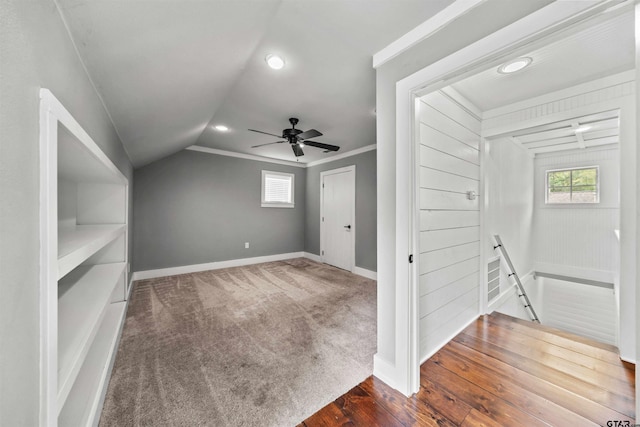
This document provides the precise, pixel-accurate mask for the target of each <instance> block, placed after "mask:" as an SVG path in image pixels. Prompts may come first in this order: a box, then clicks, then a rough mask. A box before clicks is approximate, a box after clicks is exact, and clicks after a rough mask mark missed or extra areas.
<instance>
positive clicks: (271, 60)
mask: <svg viewBox="0 0 640 427" xmlns="http://www.w3.org/2000/svg"><path fill="white" fill-rule="evenodd" d="M264 60H265V61H267V64H268V65H269V67H271V68H273V69H274V70H280V69H282V67H284V59H282V58H281V57H279V56H278V55H274V54H272V53H270V54H269V55H267V57H266V58H265V59H264Z"/></svg>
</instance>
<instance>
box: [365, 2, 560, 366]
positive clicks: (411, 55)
mask: <svg viewBox="0 0 640 427" xmlns="http://www.w3.org/2000/svg"><path fill="white" fill-rule="evenodd" d="M551 2H552V0H529V1H506V0H488V1H486V2H484V3H482V4H480V5H478V6H476V7H475V8H473V9H472V10H471V11H469V12H467V13H465V14H464V15H463V16H461V17H459V18H457V19H456V20H454V21H453V22H452V23H451V24H449V25H448V26H447V27H445V28H444V29H442V30H441V31H439V32H437V33H436V34H434V35H433V36H431V37H429V38H427V39H426V40H424V41H422V42H420V43H418V44H416V45H415V46H413V47H412V48H410V49H408V50H406V51H405V52H403V53H401V54H400V55H398V56H396V57H395V58H393V59H392V60H390V61H389V62H387V63H385V64H383V65H382V66H380V67H379V68H378V69H377V70H376V112H377V115H376V119H377V120H376V126H377V130H376V135H377V148H378V162H377V163H378V165H377V166H378V183H379V185H378V189H377V191H378V197H377V203H378V248H380V250H379V251H378V275H377V276H378V357H379V358H380V359H382V360H384V361H386V362H388V363H390V364H392V365H393V364H394V363H395V350H396V337H395V318H396V314H395V305H396V300H395V292H396V288H395V261H396V211H395V202H396V152H395V150H396V141H395V137H396V83H397V82H398V81H400V80H402V79H403V78H405V77H407V76H409V75H411V74H413V73H415V72H416V71H418V70H421V69H423V68H424V67H426V66H428V65H430V64H432V63H434V62H436V61H438V60H439V59H442V58H444V57H446V56H448V55H450V54H452V53H453V52H456V51H458V50H460V49H462V48H463V47H465V46H467V45H469V44H471V43H473V42H475V41H477V40H479V39H481V38H483V37H485V36H487V35H489V34H491V33H493V32H495V31H497V30H498V29H500V28H502V27H505V26H507V25H509V24H511V23H513V22H515V21H517V20H518V19H520V18H522V17H524V16H526V15H528V14H530V13H532V12H534V11H535V10H537V9H539V8H541V7H543V6H545V5H546V4H549V3H551Z"/></svg>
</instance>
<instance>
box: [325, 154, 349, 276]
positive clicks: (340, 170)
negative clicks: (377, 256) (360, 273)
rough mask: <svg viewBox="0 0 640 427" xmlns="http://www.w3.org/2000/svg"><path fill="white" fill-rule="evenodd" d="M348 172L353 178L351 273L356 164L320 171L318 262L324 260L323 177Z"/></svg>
mask: <svg viewBox="0 0 640 427" xmlns="http://www.w3.org/2000/svg"><path fill="white" fill-rule="evenodd" d="M345 172H347V173H350V177H351V179H352V180H353V192H352V197H351V260H350V265H351V269H350V270H349V271H351V272H352V273H353V272H354V271H355V269H356V165H350V166H345V167H342V168H338V169H330V170H326V171H323V172H320V262H322V263H325V260H324V252H323V250H324V249H323V248H324V232H325V230H324V221H323V218H324V177H325V176H328V175H336V174H339V173H345Z"/></svg>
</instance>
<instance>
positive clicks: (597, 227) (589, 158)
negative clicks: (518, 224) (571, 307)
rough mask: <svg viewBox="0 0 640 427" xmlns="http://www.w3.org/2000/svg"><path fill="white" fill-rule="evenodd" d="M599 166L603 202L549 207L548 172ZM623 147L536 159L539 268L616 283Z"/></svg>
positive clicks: (536, 222)
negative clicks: (616, 232)
mask: <svg viewBox="0 0 640 427" xmlns="http://www.w3.org/2000/svg"><path fill="white" fill-rule="evenodd" d="M594 165H597V166H599V168H600V169H599V173H600V203H598V204H594V205H580V206H571V205H546V204H545V201H544V199H545V197H544V196H545V194H544V193H545V172H546V171H547V170H549V169H562V168H574V167H581V166H594ZM619 165H620V159H619V150H618V148H611V149H601V150H594V151H587V150H581V151H574V152H569V153H567V154H556V155H553V156H552V155H545V156H538V157H536V159H535V214H534V233H533V235H534V236H535V238H534V242H535V245H534V261H535V269H536V270H538V271H544V272H549V273H558V274H565V275H578V276H582V277H586V278H591V279H595V280H603V281H609V282H613V279H614V276H615V273H616V272H617V269H618V263H619V260H618V257H617V254H618V250H617V245H618V241H617V239H616V237H615V234H614V231H613V230H614V229H618V228H619V224H620V202H619V188H620V178H619V170H620V166H619Z"/></svg>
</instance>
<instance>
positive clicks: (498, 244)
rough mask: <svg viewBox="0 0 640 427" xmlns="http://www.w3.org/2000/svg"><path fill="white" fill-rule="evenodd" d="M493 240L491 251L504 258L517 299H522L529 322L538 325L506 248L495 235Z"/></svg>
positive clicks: (534, 312)
mask: <svg viewBox="0 0 640 427" xmlns="http://www.w3.org/2000/svg"><path fill="white" fill-rule="evenodd" d="M493 238H494V239H496V245H495V246H494V247H493V250H496V249H499V250H500V251H501V252H502V256H503V257H504V260H505V262H506V263H507V267H509V271H510V272H509V274H508V276H509V277H513V279H514V280H515V281H516V285H517V286H518V297H519V298H524V302H523V305H524V308H525V309H526V310H528V312H529V316H530V317H531V320H532V321H533V322H538V323H540V319H539V318H538V315H537V314H536V311H535V310H534V309H533V306H532V305H531V301H529V297H528V296H527V291H525V290H524V286H523V285H522V282H521V281H520V277H518V274H517V273H516V269H515V268H514V267H513V263H512V262H511V258H509V253H508V252H507V248H505V247H504V244H503V243H502V240H501V239H500V236H499V235H497V234H496V235H494V236H493Z"/></svg>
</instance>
